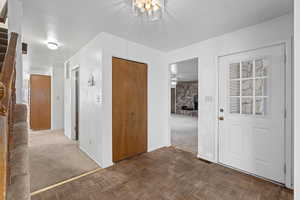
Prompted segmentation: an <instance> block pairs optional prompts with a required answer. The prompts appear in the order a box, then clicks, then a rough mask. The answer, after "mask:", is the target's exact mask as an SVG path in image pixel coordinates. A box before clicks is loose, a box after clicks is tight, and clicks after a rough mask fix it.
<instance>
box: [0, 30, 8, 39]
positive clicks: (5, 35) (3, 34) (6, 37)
mask: <svg viewBox="0 0 300 200" xmlns="http://www.w3.org/2000/svg"><path fill="white" fill-rule="evenodd" d="M0 38H3V39H6V40H7V39H8V34H7V33H5V32H0Z"/></svg>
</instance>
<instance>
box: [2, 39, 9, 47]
mask: <svg viewBox="0 0 300 200" xmlns="http://www.w3.org/2000/svg"><path fill="white" fill-rule="evenodd" d="M0 44H3V45H6V46H7V44H8V40H7V39H3V38H0Z"/></svg>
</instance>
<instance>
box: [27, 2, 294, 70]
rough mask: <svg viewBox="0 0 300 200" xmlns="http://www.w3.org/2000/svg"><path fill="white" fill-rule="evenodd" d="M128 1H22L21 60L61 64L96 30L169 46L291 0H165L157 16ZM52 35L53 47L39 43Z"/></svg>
mask: <svg viewBox="0 0 300 200" xmlns="http://www.w3.org/2000/svg"><path fill="white" fill-rule="evenodd" d="M128 1H129V0H84V1H82V0H51V1H44V0H25V1H23V4H24V21H23V34H24V41H26V42H27V43H28V44H29V54H28V55H27V56H24V64H25V65H27V66H30V67H44V66H46V67H49V66H53V65H55V64H57V63H62V62H63V61H65V60H66V59H68V58H69V57H70V56H72V55H73V54H74V53H75V52H76V51H78V49H79V48H80V47H82V46H83V45H84V44H86V43H87V42H88V41H89V40H91V39H92V38H93V37H95V36H96V35H97V34H98V33H100V32H108V33H111V34H114V35H117V36H120V37H122V38H125V39H128V40H131V41H134V42H137V43H140V44H143V45H146V46H149V47H152V48H155V49H158V50H161V51H170V50H173V49H177V48H181V47H184V46H187V45H190V44H192V43H195V42H198V41H202V40H206V39H208V38H211V37H214V36H218V35H222V34H224V33H227V32H231V31H234V30H237V29H240V28H243V27H246V26H249V25H254V24H257V23H260V22H263V21H266V20H269V19H272V18H275V17H279V16H281V15H284V14H288V13H290V12H291V11H292V3H293V1H292V0H209V1H207V0H168V2H167V5H166V12H165V15H164V16H163V19H162V20H160V21H157V22H146V21H143V20H141V18H139V17H135V16H133V14H132V12H131V8H130V3H129V2H128ZM47 40H56V41H57V42H58V43H59V44H60V49H59V50H58V51H50V50H48V49H47V47H46V45H45V42H46V41H47Z"/></svg>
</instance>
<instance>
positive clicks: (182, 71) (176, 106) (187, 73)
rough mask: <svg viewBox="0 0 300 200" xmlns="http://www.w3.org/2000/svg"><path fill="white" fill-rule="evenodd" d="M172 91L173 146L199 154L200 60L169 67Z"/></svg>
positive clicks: (195, 59) (191, 60) (171, 121)
mask: <svg viewBox="0 0 300 200" xmlns="http://www.w3.org/2000/svg"><path fill="white" fill-rule="evenodd" d="M169 71H170V77H171V79H170V81H171V83H170V90H171V98H170V100H171V111H170V112H171V118H170V125H171V144H172V146H174V147H176V148H178V149H181V150H184V151H188V152H191V153H193V154H195V155H197V152H198V109H199V103H198V58H193V59H189V60H184V61H180V62H176V63H173V64H171V65H170V66H169Z"/></svg>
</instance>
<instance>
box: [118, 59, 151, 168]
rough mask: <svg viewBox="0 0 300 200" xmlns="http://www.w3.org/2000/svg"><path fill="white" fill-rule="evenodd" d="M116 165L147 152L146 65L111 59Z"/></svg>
mask: <svg viewBox="0 0 300 200" xmlns="http://www.w3.org/2000/svg"><path fill="white" fill-rule="evenodd" d="M112 95H113V96H112V98H113V99H112V126H113V127H112V130H113V161H114V162H116V161H120V160H123V159H126V158H129V157H132V156H135V155H138V154H140V153H144V152H147V65H146V64H143V63H137V62H133V61H128V60H123V59H119V58H113V59H112Z"/></svg>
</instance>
